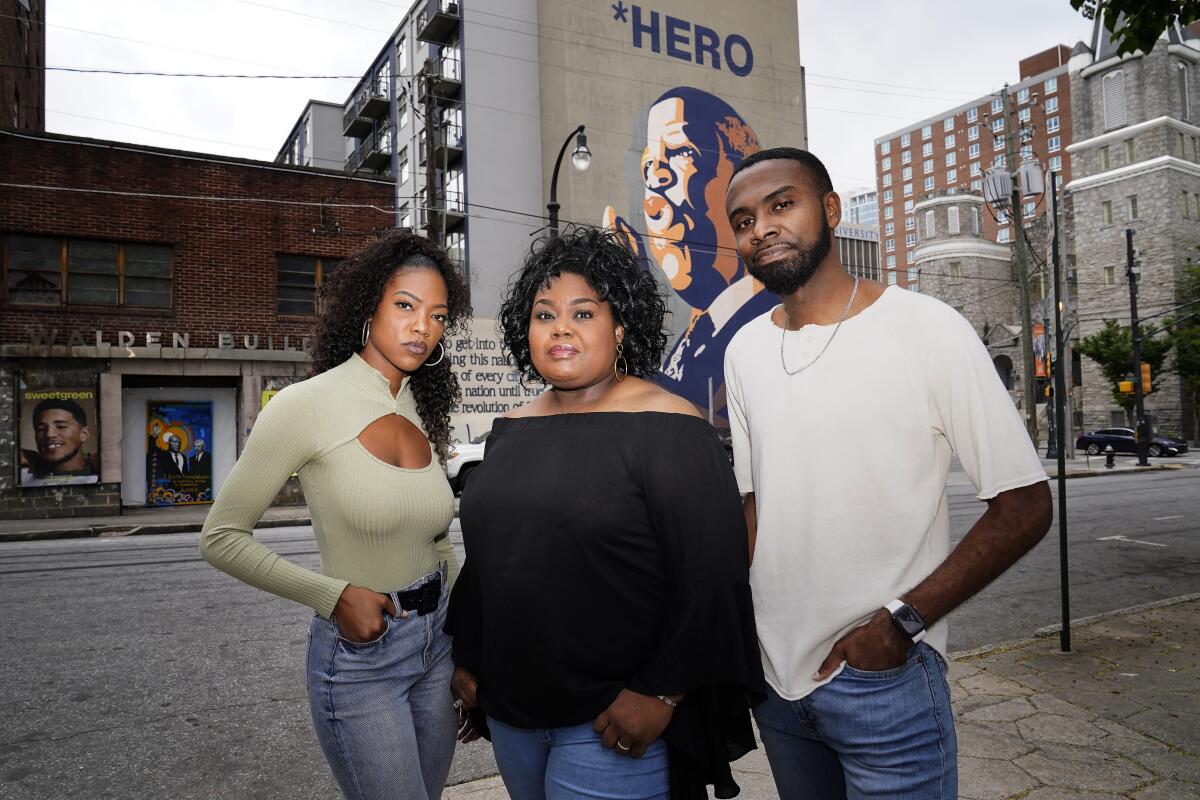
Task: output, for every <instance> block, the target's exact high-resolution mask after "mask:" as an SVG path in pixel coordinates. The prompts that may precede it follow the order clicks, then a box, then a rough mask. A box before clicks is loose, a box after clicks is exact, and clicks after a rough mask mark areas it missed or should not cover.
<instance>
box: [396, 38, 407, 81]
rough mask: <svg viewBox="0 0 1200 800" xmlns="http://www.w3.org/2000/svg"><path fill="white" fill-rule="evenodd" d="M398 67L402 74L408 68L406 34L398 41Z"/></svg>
mask: <svg viewBox="0 0 1200 800" xmlns="http://www.w3.org/2000/svg"><path fill="white" fill-rule="evenodd" d="M396 69H398V70H399V71H400V74H401V75H403V74H404V72H405V70H407V69H408V39H407V38H406V37H404V36H401V37H400V41H399V42H397V43H396Z"/></svg>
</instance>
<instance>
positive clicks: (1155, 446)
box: [1075, 428, 1187, 458]
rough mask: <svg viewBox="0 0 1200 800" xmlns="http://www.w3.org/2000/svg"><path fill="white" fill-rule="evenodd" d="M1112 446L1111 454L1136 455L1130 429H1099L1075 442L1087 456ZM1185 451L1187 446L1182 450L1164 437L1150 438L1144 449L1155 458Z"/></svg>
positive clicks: (1135, 441) (1135, 443) (1173, 441)
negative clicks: (1085, 451)
mask: <svg viewBox="0 0 1200 800" xmlns="http://www.w3.org/2000/svg"><path fill="white" fill-rule="evenodd" d="M1110 444H1111V445H1112V449H1113V452H1116V453H1137V451H1138V449H1137V439H1135V438H1134V435H1133V429H1132V428H1101V429H1100V430H1098V431H1092V432H1091V433H1085V434H1083V435H1082V436H1080V437H1079V438H1078V439H1076V440H1075V447H1076V449H1078V450H1087V452H1088V455H1092V456H1098V455H1100V454H1101V453H1103V452H1104V448H1106V447H1108V446H1109V445H1110ZM1186 451H1187V444H1186V443H1184V444H1183V445H1182V448H1181V447H1180V445H1179V444H1177V443H1176V442H1175V440H1173V439H1168V438H1167V437H1164V436H1152V437H1150V442H1149V444H1148V446H1147V448H1146V452H1147V453H1148V454H1150V455H1152V456H1154V457H1155V458H1157V457H1158V456H1177V455H1179V454H1180V453H1183V452H1186Z"/></svg>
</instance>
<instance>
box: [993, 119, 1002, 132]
mask: <svg viewBox="0 0 1200 800" xmlns="http://www.w3.org/2000/svg"><path fill="white" fill-rule="evenodd" d="M1002 130H1004V119H1003V118H1002V117H998V118H996V119H994V120H992V133H999V132H1000V131H1002Z"/></svg>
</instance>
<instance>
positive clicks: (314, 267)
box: [275, 253, 339, 316]
mask: <svg viewBox="0 0 1200 800" xmlns="http://www.w3.org/2000/svg"><path fill="white" fill-rule="evenodd" d="M338 263H339V262H337V261H335V260H333V259H327V258H318V257H316V256H297V255H289V254H287V253H280V254H278V255H277V256H276V267H277V272H276V279H277V283H276V287H275V310H276V311H277V312H278V313H280V314H296V315H302V316H306V315H312V314H315V313H316V309H317V289H319V288H320V287H321V285H322V284H323V283H324V282H325V278H326V277H327V276H328V275H330V274H332V272H333V271H334V270H335V269H337V266H338Z"/></svg>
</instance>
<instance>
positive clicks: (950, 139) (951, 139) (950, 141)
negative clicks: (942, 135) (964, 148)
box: [946, 133, 954, 148]
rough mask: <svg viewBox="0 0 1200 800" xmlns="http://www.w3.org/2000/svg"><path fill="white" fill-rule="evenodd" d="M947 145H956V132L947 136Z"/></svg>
mask: <svg viewBox="0 0 1200 800" xmlns="http://www.w3.org/2000/svg"><path fill="white" fill-rule="evenodd" d="M946 147H947V148H950V147H954V134H953V133H952V134H950V135H949V136H947V137H946Z"/></svg>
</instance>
